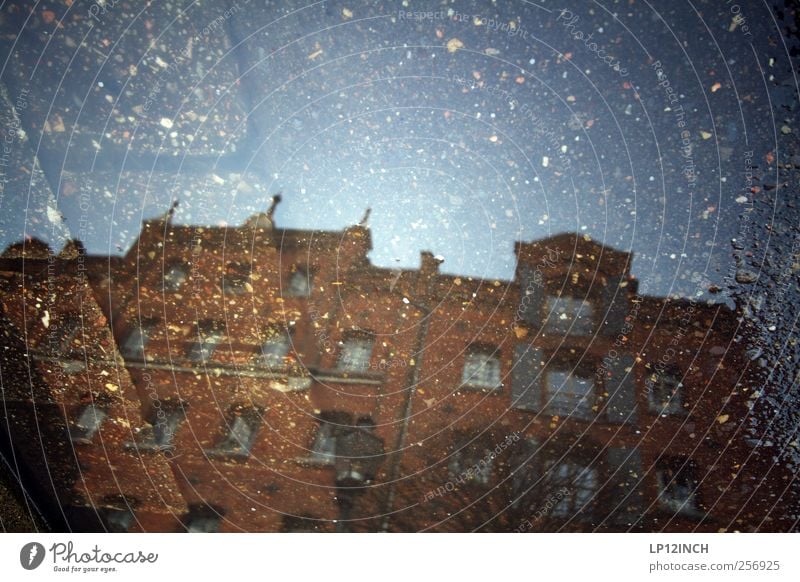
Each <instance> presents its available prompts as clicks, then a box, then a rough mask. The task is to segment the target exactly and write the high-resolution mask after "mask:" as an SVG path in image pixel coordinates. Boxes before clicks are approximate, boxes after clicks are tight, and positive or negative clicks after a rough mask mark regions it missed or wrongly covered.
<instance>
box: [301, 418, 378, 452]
mask: <svg viewBox="0 0 800 582" xmlns="http://www.w3.org/2000/svg"><path fill="white" fill-rule="evenodd" d="M352 424H353V417H352V416H351V415H350V414H349V413H347V412H338V411H326V412H323V413H322V414H321V416H320V421H319V428H318V429H317V432H316V434H315V435H314V440H313V442H312V443H311V450H310V454H309V457H308V460H310V461H313V462H315V463H319V464H322V465H329V464H333V462H334V460H335V458H336V440H337V437H338V436H340V435H341V434H344V433H346V432H348V431H350V430H352ZM358 426H359V427H362V428H365V429H368V430H371V429H372V428H374V426H375V424H374V423H373V422H372V419H371V418H367V417H362V418H360V419H359V421H358Z"/></svg>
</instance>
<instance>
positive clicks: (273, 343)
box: [261, 332, 290, 368]
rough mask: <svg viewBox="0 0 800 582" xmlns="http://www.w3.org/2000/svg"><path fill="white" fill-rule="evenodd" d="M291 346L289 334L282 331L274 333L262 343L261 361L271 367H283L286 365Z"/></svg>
mask: <svg viewBox="0 0 800 582" xmlns="http://www.w3.org/2000/svg"><path fill="white" fill-rule="evenodd" d="M289 347H290V342H289V336H288V334H285V333H280V332H278V333H275V334H273V335H272V336H270V337H269V338H267V340H266V341H265V342H264V343H263V344H261V363H262V364H264V365H266V366H269V367H270V368H282V367H283V366H285V365H286V356H288V355H289Z"/></svg>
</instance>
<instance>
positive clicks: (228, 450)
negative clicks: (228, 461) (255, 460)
mask: <svg viewBox="0 0 800 582" xmlns="http://www.w3.org/2000/svg"><path fill="white" fill-rule="evenodd" d="M261 422H262V421H261V417H260V411H259V410H257V409H255V408H238V409H235V410H234V411H233V412H232V413H231V415H230V416H228V418H227V419H226V420H225V426H224V429H225V430H224V434H223V436H222V438H221V439H220V440H219V441H218V442H217V444H216V445H215V446H214V448H213V449H212V450H211V451H210V452H211V453H213V454H215V455H219V456H230V457H241V458H247V457H249V456H250V455H251V454H252V452H253V447H254V446H255V444H256V439H257V438H258V433H259V430H260V428H261ZM242 427H246V429H247V435H246V438H245V439H242V438H240V437H241V436H242V435H238V436H237V435H236V432H237V431H239V430H240V429H241V428H242Z"/></svg>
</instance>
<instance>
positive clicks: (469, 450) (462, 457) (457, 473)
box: [447, 446, 494, 485]
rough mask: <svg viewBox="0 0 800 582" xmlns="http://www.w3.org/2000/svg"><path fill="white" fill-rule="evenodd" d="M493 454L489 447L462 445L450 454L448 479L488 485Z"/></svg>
mask: <svg viewBox="0 0 800 582" xmlns="http://www.w3.org/2000/svg"><path fill="white" fill-rule="evenodd" d="M493 464H494V454H493V453H492V451H491V450H489V449H483V448H480V447H478V448H474V447H469V446H467V447H464V448H462V449H460V450H458V451H456V452H454V453H453V454H452V455H451V456H450V462H449V463H448V465H447V469H448V472H449V474H450V479H452V480H458V481H459V482H461V480H464V481H466V482H468V483H471V484H474V485H488V484H489V482H490V481H491V479H492V467H493Z"/></svg>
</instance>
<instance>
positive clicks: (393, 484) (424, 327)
mask: <svg viewBox="0 0 800 582" xmlns="http://www.w3.org/2000/svg"><path fill="white" fill-rule="evenodd" d="M410 305H411V306H412V307H416V308H417V309H419V310H420V311H421V312H422V314H423V319H422V322H421V323H420V326H419V331H418V332H417V339H416V345H415V346H414V354H415V362H414V366H413V367H412V368H411V370H409V373H408V377H407V380H406V389H405V392H406V394H405V398H406V399H405V402H404V404H403V424H402V426H401V427H400V432H399V433H398V434H397V441H396V442H395V446H394V451H393V452H392V460H391V462H390V464H389V465H390V467H389V493H388V494H387V496H386V504H385V505H384V508H383V520H382V523H381V531H384V532H386V531H389V519H390V515H391V512H392V510H393V509H394V499H395V497H396V495H397V478H398V476H399V475H400V461H401V460H402V458H403V447H404V446H405V444H406V438H407V436H408V423H409V419H410V417H411V410H412V407H413V402H414V400H413V398H414V391H415V390H416V388H417V383H418V382H419V370H420V368H421V367H422V351H423V349H424V346H425V341H426V338H427V335H428V328H429V327H430V315H431V310H430V308H428V307H427V306H426V305H422V304H419V303H414V302H411V303H410Z"/></svg>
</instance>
